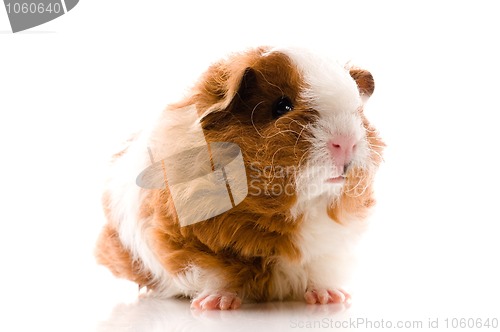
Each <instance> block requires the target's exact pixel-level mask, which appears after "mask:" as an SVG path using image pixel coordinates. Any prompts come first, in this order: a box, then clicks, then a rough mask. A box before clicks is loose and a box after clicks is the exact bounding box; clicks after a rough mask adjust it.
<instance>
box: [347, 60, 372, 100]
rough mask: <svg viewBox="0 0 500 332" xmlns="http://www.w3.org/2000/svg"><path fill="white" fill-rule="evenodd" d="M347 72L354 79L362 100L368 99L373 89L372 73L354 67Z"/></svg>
mask: <svg viewBox="0 0 500 332" xmlns="http://www.w3.org/2000/svg"><path fill="white" fill-rule="evenodd" d="M349 74H351V77H352V78H353V79H354V81H356V84H357V85H358V89H359V94H360V95H361V98H362V99H363V101H366V100H368V98H370V96H371V95H372V94H373V91H374V90H375V82H374V81H373V76H372V74H371V73H370V72H369V71H368V70H364V69H361V68H356V67H353V68H350V69H349Z"/></svg>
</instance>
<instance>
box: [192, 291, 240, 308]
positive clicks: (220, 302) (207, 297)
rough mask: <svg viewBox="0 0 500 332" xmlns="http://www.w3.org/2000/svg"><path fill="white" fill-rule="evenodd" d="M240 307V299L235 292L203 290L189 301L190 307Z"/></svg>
mask: <svg viewBox="0 0 500 332" xmlns="http://www.w3.org/2000/svg"><path fill="white" fill-rule="evenodd" d="M239 307H241V299H240V298H239V297H238V295H237V294H236V293H232V292H224V291H213V292H203V293H202V294H200V295H198V296H197V297H196V298H195V299H194V300H193V302H191V308H192V309H201V310H229V309H238V308H239Z"/></svg>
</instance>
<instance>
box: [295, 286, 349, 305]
mask: <svg viewBox="0 0 500 332" xmlns="http://www.w3.org/2000/svg"><path fill="white" fill-rule="evenodd" d="M304 299H305V300H306V302H307V303H308V304H316V303H318V304H328V303H344V304H349V303H350V302H351V296H350V295H349V294H348V293H347V292H346V291H344V290H342V289H333V290H332V289H308V290H307V291H306V293H305V294H304Z"/></svg>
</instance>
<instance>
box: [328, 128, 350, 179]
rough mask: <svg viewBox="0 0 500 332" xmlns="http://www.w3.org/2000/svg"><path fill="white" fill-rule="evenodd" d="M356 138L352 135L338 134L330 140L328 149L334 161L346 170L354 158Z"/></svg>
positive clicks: (339, 167) (338, 166)
mask: <svg viewBox="0 0 500 332" xmlns="http://www.w3.org/2000/svg"><path fill="white" fill-rule="evenodd" d="M356 142H357V141H356V139H354V137H351V136H344V135H338V136H334V137H333V138H332V139H330V140H329V141H328V150H330V153H331V154H332V157H333V163H334V164H335V166H336V167H337V168H338V169H341V170H344V169H345V167H346V166H347V165H349V163H350V162H351V160H352V155H353V152H354V148H355V147H356Z"/></svg>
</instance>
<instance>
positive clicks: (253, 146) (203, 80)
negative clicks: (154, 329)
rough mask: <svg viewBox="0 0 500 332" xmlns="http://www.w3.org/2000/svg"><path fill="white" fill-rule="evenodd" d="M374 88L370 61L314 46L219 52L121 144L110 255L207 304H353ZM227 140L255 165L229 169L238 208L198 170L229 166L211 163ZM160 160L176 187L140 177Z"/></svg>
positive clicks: (369, 169) (105, 238)
mask: <svg viewBox="0 0 500 332" xmlns="http://www.w3.org/2000/svg"><path fill="white" fill-rule="evenodd" d="M373 91H374V81H373V77H372V75H371V74H370V72H368V71H366V70H363V69H360V68H356V67H352V66H350V65H349V66H348V65H341V64H339V63H338V62H336V61H333V60H330V59H329V58H328V57H323V56H320V55H318V54H316V53H313V52H310V51H307V50H304V49H300V48H270V47H260V48H255V49H250V50H247V51H245V52H241V53H234V54H231V55H230V56H228V57H226V58H224V59H222V60H220V61H219V62H216V63H214V64H213V65H211V66H210V67H209V68H208V70H207V71H206V72H205V73H204V74H202V76H201V77H200V79H199V80H198V81H197V83H195V84H194V86H193V87H192V88H191V89H190V90H189V91H188V93H187V96H185V98H184V99H183V100H181V101H180V102H178V103H175V104H171V105H170V106H168V107H167V108H166V109H165V110H164V111H163V112H162V113H161V115H160V116H159V118H158V119H157V121H155V122H154V123H152V124H151V126H150V127H149V128H147V129H145V130H143V131H142V132H141V133H139V134H138V135H136V136H135V137H134V138H132V139H131V140H130V141H129V142H128V144H127V146H126V147H125V148H124V149H123V150H122V151H120V152H118V153H117V154H116V155H114V157H113V160H112V163H111V172H110V174H111V176H110V177H109V180H108V181H107V183H106V189H105V192H104V195H103V206H104V212H105V215H106V218H107V221H108V222H107V223H106V225H105V226H104V228H103V230H102V232H101V234H100V237H99V239H98V242H97V247H96V257H97V261H98V262H99V263H100V264H103V265H105V266H107V267H108V268H109V269H110V270H111V271H112V273H113V274H114V275H116V276H118V277H122V278H127V279H129V280H131V281H133V282H135V283H137V284H138V285H139V286H140V287H146V289H147V290H148V292H149V293H151V294H154V295H156V296H160V297H187V298H190V299H192V301H191V307H192V308H197V309H202V310H207V309H220V310H226V309H236V308H239V307H240V306H241V304H242V303H245V302H262V301H276V300H297V299H301V300H305V302H307V303H308V304H327V303H348V302H349V301H350V295H349V294H348V293H347V292H346V291H345V290H343V288H342V286H343V285H344V284H345V283H346V281H347V278H348V276H349V272H350V271H351V265H352V264H351V262H352V261H353V248H355V243H356V240H357V239H358V237H359V235H360V234H361V233H362V232H363V230H364V229H365V225H366V218H367V216H368V214H369V211H370V209H371V208H372V207H373V205H374V204H375V200H374V193H373V180H374V175H375V173H376V171H377V169H378V167H379V165H380V163H381V161H382V157H381V155H382V150H383V148H384V143H383V141H382V140H381V139H380V137H379V135H378V132H377V131H376V130H375V128H374V127H373V126H372V125H371V124H370V122H369V121H368V120H367V118H366V116H365V114H364V104H365V102H366V100H367V99H368V98H369V97H370V96H371V94H372V93H373ZM217 142H223V143H227V144H230V145H231V146H232V147H236V150H234V151H236V152H235V154H234V155H231V158H229V159H230V160H229V161H232V160H235V161H238V160H237V159H238V156H239V157H241V158H240V159H239V160H240V166H241V167H240V169H239V170H240V171H241V172H240V171H235V170H238V167H236V168H235V169H234V170H231V171H227V172H225V173H224V174H223V175H224V177H225V178H224V179H225V180H227V181H226V182H224V181H223V183H225V184H228V183H229V184H231V183H233V184H234V183H237V184H238V186H239V187H242V186H243V187H244V188H243V191H240V192H238V195H239V196H238V195H236V194H235V195H234V197H230V199H231V205H230V208H228V209H219V207H220V206H221V205H222V204H223V201H224V199H223V198H222V196H218V195H215V196H214V195H211V187H210V186H208V187H207V185H206V183H208V182H210V181H208V182H207V181H206V178H203V179H204V180H203V181H202V180H199V181H198V180H197V179H194V178H195V177H194V175H196V174H198V175H200V174H201V175H200V179H201V177H202V175H203V176H205V175H206V176H209V175H210V174H211V173H214V172H215V171H217V170H220V165H215V164H214V162H213V160H212V161H211V162H210V163H207V162H206V160H207V159H210V158H211V156H210V154H211V153H212V151H211V147H214V146H216V145H214V144H216V143H217ZM197 149H198V150H197ZM186 151H194V152H193V153H191V154H189V153H188V155H187V157H186V158H184V157H185V155H183V153H187V152H186ZM200 151H201V152H200ZM207 151H208V152H207ZM203 159H205V162H204V161H203ZM159 161H162V162H161V164H160V163H159ZM163 161H165V162H163ZM153 164H155V165H159V166H158V167H156V171H157V172H156V173H155V174H156V175H153V176H151V178H152V179H153V180H154V181H157V182H158V181H159V182H161V183H164V185H163V186H157V187H154V186H149V187H148V186H147V185H142V186H141V183H139V181H138V179H139V178H140V177H138V175H139V174H141V172H144V171H145V170H147V169H148V167H149V168H151V167H152V165H153ZM207 165H209V166H207ZM222 169H223V168H222ZM228 169H229V168H228ZM168 172H170V174H175V177H174V178H175V179H174V181H171V180H172V177H168V176H166V174H167V173H168ZM204 174H205V175H204ZM183 178H184V179H186V181H183V180H182V179H183ZM193 179H194V180H193ZM220 179H221V178H220V177H219V180H220ZM224 179H222V180H224ZM150 180H151V179H150ZM163 180H164V181H163ZM188 180H189V181H188ZM222 180H221V181H222ZM154 181H153V182H154ZM231 181H232V182H231ZM238 181H239V182H238ZM146 182H147V181H146ZM173 182H175V183H173ZM150 183H152V182H151V181H150ZM175 185H181V186H183V187H182V189H173V188H174V186H175ZM224 187H225V186H224ZM228 188H229V185H228ZM179 190H180V194H179ZM174 191H175V195H174ZM235 192H236V191H235ZM242 193H243V195H241V194H242ZM195 196H196V197H195ZM236 196H238V197H239V198H238V199H236V198H235V197H236ZM190 202H191V203H190ZM192 202H195V203H192ZM219 205H220V206H219ZM181 209H182V210H183V211H181ZM181 212H182V213H181ZM198 212H199V213H198ZM197 213H198V214H197ZM200 213H201V214H200ZM181 214H182V218H181ZM194 215H196V216H198V219H199V220H195V219H196V218H194V217H193V216H194ZM185 216H189V217H193V218H194V219H191V220H189V221H188V222H185V220H186V219H185ZM200 216H201V217H200ZM183 220H184V221H183Z"/></svg>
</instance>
